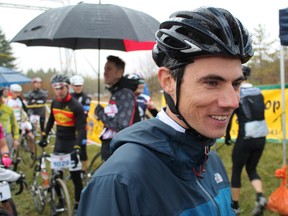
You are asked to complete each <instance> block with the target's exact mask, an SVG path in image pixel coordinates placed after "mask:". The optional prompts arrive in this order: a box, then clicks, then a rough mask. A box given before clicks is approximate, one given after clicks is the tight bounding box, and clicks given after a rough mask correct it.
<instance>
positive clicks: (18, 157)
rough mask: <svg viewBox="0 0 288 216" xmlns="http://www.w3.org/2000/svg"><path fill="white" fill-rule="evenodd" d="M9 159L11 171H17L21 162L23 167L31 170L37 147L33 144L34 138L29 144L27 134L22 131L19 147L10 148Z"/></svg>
mask: <svg viewBox="0 0 288 216" xmlns="http://www.w3.org/2000/svg"><path fill="white" fill-rule="evenodd" d="M11 159H12V165H11V170H13V171H17V168H18V165H19V163H20V162H21V161H22V162H23V164H24V165H25V166H27V167H29V168H32V167H33V166H34V164H35V162H36V159H37V145H36V143H35V138H34V140H33V142H32V144H31V143H30V142H29V137H28V135H27V133H26V132H25V131H23V130H22V132H21V134H20V142H19V146H18V147H17V148H15V147H13V148H12V151H11Z"/></svg>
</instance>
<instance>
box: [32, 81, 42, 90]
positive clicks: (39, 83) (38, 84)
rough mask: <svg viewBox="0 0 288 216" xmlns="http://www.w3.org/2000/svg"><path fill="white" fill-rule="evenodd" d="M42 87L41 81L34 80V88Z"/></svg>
mask: <svg viewBox="0 0 288 216" xmlns="http://www.w3.org/2000/svg"><path fill="white" fill-rule="evenodd" d="M40 88H41V82H33V89H40Z"/></svg>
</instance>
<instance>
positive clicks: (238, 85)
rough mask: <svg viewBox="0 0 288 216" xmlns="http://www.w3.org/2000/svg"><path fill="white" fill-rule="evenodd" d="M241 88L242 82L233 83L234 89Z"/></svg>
mask: <svg viewBox="0 0 288 216" xmlns="http://www.w3.org/2000/svg"><path fill="white" fill-rule="evenodd" d="M240 86H241V82H237V83H233V87H234V88H235V89H239V88H240Z"/></svg>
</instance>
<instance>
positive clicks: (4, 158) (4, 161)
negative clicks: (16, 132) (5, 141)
mask: <svg viewBox="0 0 288 216" xmlns="http://www.w3.org/2000/svg"><path fill="white" fill-rule="evenodd" d="M2 164H3V165H4V167H6V168H8V167H9V166H10V165H11V164H12V160H11V158H10V157H9V155H8V154H3V155H2Z"/></svg>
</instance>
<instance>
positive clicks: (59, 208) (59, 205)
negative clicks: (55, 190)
mask: <svg viewBox="0 0 288 216" xmlns="http://www.w3.org/2000/svg"><path fill="white" fill-rule="evenodd" d="M64 210H65V209H64V204H63V202H59V203H58V204H57V205H56V212H63V211H64Z"/></svg>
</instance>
